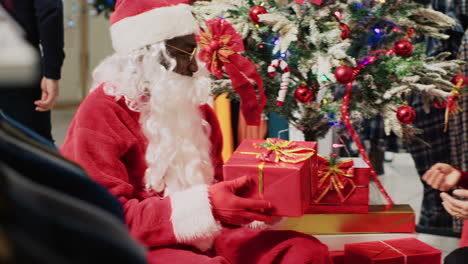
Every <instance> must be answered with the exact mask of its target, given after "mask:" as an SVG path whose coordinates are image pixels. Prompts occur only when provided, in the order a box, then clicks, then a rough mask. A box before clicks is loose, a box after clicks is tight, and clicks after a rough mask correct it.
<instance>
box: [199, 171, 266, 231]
mask: <svg viewBox="0 0 468 264" xmlns="http://www.w3.org/2000/svg"><path fill="white" fill-rule="evenodd" d="M250 181H251V180H250V179H249V178H248V177H247V176H244V177H241V178H237V179H235V180H232V181H223V182H220V183H216V184H214V185H212V186H210V187H209V189H208V193H209V196H210V200H211V205H212V208H213V209H212V210H213V215H214V217H215V218H216V219H217V220H219V221H221V222H224V223H227V224H232V225H243V224H248V223H250V222H252V221H254V220H257V221H263V222H267V223H269V222H271V221H272V220H273V219H272V217H271V216H268V215H265V214H263V213H261V212H260V211H261V210H264V209H268V208H271V204H270V202H268V201H265V200H256V199H247V198H242V197H239V196H237V195H235V193H236V191H237V190H238V189H239V188H241V187H244V186H247V185H248V184H249V183H250Z"/></svg>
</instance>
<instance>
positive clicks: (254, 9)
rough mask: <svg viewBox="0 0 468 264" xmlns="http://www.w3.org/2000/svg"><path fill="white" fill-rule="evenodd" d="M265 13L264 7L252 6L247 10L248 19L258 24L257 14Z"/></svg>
mask: <svg viewBox="0 0 468 264" xmlns="http://www.w3.org/2000/svg"><path fill="white" fill-rule="evenodd" d="M266 13H267V10H266V8H265V7H263V6H253V7H252V8H251V9H250V12H249V18H250V20H252V22H254V23H255V24H258V22H260V18H259V17H258V15H262V14H266Z"/></svg>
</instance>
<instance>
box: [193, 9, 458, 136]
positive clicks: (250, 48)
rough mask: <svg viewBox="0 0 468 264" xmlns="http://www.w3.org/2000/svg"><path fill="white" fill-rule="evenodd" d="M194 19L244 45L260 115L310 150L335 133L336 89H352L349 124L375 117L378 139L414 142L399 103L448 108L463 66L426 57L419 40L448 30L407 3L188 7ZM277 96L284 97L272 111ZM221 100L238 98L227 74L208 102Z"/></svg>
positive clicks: (438, 17)
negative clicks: (411, 100) (381, 135)
mask: <svg viewBox="0 0 468 264" xmlns="http://www.w3.org/2000/svg"><path fill="white" fill-rule="evenodd" d="M281 2H285V3H283V4H281V5H280V4H279V3H281ZM259 7H263V8H264V9H263V8H259ZM252 10H255V12H254V13H255V14H254V15H255V16H254V19H252ZM265 11H266V12H265ZM195 14H196V15H197V18H198V19H199V22H200V25H203V24H204V22H205V21H207V20H210V19H214V18H222V19H225V20H227V21H228V22H229V23H231V24H232V25H233V26H234V28H235V29H236V30H237V31H238V32H239V33H240V35H241V36H242V38H243V40H244V44H245V50H246V51H245V52H244V53H243V56H245V57H246V58H248V59H249V60H250V61H252V62H253V63H254V64H255V65H256V66H257V71H258V72H259V73H260V75H261V76H262V79H263V84H264V89H265V94H266V96H267V104H266V106H265V110H264V112H266V113H268V112H275V113H278V114H279V115H281V116H283V117H285V118H286V119H287V120H288V121H289V122H290V123H291V124H293V125H295V126H296V127H297V128H299V129H301V130H302V131H303V132H304V134H305V137H306V138H307V139H308V140H316V139H318V138H320V137H321V136H323V135H325V133H326V132H327V131H328V129H329V128H330V127H331V126H340V124H341V120H342V116H341V115H342V111H340V109H341V108H342V106H343V98H344V94H345V92H346V91H347V85H346V84H344V83H348V84H350V82H351V83H352V90H351V94H350V100H349V106H346V110H347V111H348V110H349V111H351V112H352V114H351V115H350V118H351V121H352V122H353V123H356V122H359V121H361V120H362V119H364V118H371V117H372V116H374V115H376V114H381V115H382V117H383V119H384V124H385V130H386V133H390V132H392V131H393V132H394V133H395V134H396V135H398V136H400V137H403V138H409V137H412V136H414V135H415V134H417V132H418V131H417V130H416V129H414V128H413V127H412V126H411V125H410V124H402V123H401V122H399V121H398V118H397V111H398V109H399V107H400V106H401V105H403V103H404V102H405V95H407V94H408V93H412V92H416V93H421V94H424V95H425V98H426V100H425V101H426V102H427V105H429V104H432V102H433V101H434V100H435V99H437V100H439V101H440V102H444V101H447V100H448V98H449V97H450V96H451V94H452V93H451V91H452V90H453V89H454V88H455V85H454V84H453V83H452V82H451V81H450V80H451V79H452V78H453V77H454V76H455V75H457V74H458V73H459V71H460V65H462V64H463V63H464V62H462V61H457V60H445V59H446V58H447V56H448V55H449V54H446V53H442V54H439V55H438V56H436V57H427V56H426V55H425V53H424V50H425V46H424V43H423V42H418V41H417V39H418V37H419V36H422V35H426V36H430V37H435V38H444V39H445V38H448V36H447V35H445V34H443V30H446V29H449V28H451V27H452V26H454V25H455V21H454V20H453V19H451V18H450V17H448V16H446V15H444V14H442V13H440V12H437V11H434V10H432V9H427V8H424V6H423V5H421V4H418V3H415V2H413V1H406V0H405V1H403V0H348V1H346V0H325V1H299V0H297V1H274V0H264V1H260V0H245V1H244V0H212V1H211V2H196V3H195ZM257 18H258V19H257ZM277 59H280V60H282V61H284V62H285V63H287V65H288V68H289V71H290V80H289V85H288V86H289V87H293V88H289V89H285V84H284V78H283V80H282V79H281V74H278V75H276V76H274V77H270V75H269V74H268V67H269V66H270V64H271V63H272V61H274V60H277ZM340 67H341V68H340ZM336 69H338V76H339V78H340V81H341V83H340V82H338V80H337V75H336V72H335V70H336ZM343 69H346V70H345V71H343ZM344 79H346V80H344ZM282 81H283V83H281V82H282ZM301 85H303V86H305V87H309V88H311V89H312V90H313V94H314V95H315V99H314V100H312V101H310V102H306V103H304V104H302V103H300V102H298V101H297V100H296V97H295V90H296V89H295V88H296V87H299V86H301ZM280 87H281V88H282V89H283V91H287V94H286V96H285V98H284V100H283V102H282V103H280V104H277V98H278V94H279V89H280ZM350 88H351V87H350ZM225 92H228V94H229V95H230V97H236V96H237V95H236V94H235V93H233V90H232V87H231V85H230V80H229V79H228V77H227V75H226V74H224V75H223V77H222V78H221V79H219V80H216V81H215V82H214V89H213V93H214V94H215V95H218V94H221V93H225ZM347 101H348V100H347ZM341 110H342V109H341Z"/></svg>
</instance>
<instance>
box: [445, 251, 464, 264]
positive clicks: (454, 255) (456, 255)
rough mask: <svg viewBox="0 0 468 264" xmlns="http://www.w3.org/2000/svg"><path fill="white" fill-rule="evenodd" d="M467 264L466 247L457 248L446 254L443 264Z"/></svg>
mask: <svg viewBox="0 0 468 264" xmlns="http://www.w3.org/2000/svg"><path fill="white" fill-rule="evenodd" d="M466 263H468V247H462V248H457V249H455V250H454V251H452V252H451V253H450V254H448V255H447V256H446V257H445V259H444V264H466Z"/></svg>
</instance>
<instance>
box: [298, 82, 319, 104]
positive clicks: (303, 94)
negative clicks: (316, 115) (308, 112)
mask: <svg viewBox="0 0 468 264" xmlns="http://www.w3.org/2000/svg"><path fill="white" fill-rule="evenodd" d="M294 98H296V101H298V102H299V103H301V104H307V103H308V102H310V101H312V100H313V99H314V91H312V90H311V89H309V87H307V86H306V85H305V84H301V85H300V86H298V87H297V88H296V91H294Z"/></svg>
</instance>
